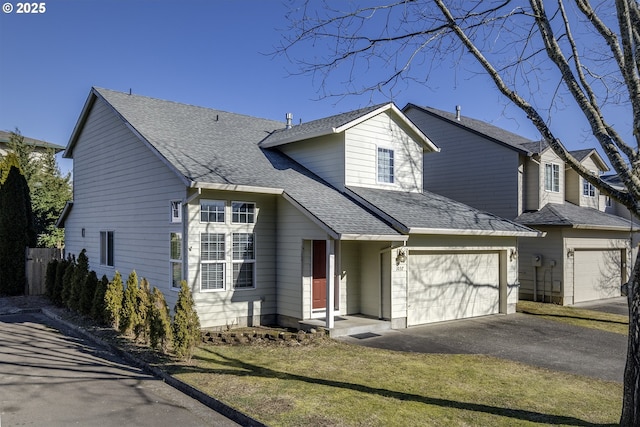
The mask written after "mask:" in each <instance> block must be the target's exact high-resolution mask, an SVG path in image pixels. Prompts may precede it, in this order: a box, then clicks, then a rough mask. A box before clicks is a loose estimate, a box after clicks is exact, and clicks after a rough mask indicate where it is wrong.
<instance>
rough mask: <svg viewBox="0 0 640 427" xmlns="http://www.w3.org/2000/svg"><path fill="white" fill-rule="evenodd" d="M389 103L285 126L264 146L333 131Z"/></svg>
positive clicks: (266, 141)
mask: <svg viewBox="0 0 640 427" xmlns="http://www.w3.org/2000/svg"><path fill="white" fill-rule="evenodd" d="M385 105H388V104H378V105H372V106H370V107H365V108H360V109H358V110H354V111H349V112H346V113H341V114H336V115H334V116H330V117H325V118H322V119H318V120H313V121H310V122H306V123H302V124H299V125H296V126H292V127H291V128H290V129H286V128H283V127H282V126H280V129H277V130H275V131H274V132H273V133H271V134H270V135H269V136H267V137H266V138H265V139H264V141H262V143H261V144H262V145H263V146H269V147H273V146H276V145H278V144H279V143H281V142H283V141H289V140H301V139H306V138H309V137H312V136H318V135H325V134H329V133H331V132H332V130H333V129H335V128H339V127H340V126H343V125H346V124H347V123H350V122H352V121H354V120H356V119H358V118H360V117H362V116H365V115H367V114H369V113H371V112H372V111H375V110H377V109H378V108H381V107H383V106H385Z"/></svg>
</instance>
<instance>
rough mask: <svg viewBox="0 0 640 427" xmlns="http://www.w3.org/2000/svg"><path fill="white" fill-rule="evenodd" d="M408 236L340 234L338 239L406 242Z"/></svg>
mask: <svg viewBox="0 0 640 427" xmlns="http://www.w3.org/2000/svg"><path fill="white" fill-rule="evenodd" d="M408 237H409V236H404V235H402V234H396V235H389V234H341V235H340V240H358V241H376V242H379V241H384V242H403V243H404V244H406V242H407V239H408Z"/></svg>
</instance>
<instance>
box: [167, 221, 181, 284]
mask: <svg viewBox="0 0 640 427" xmlns="http://www.w3.org/2000/svg"><path fill="white" fill-rule="evenodd" d="M169 245H170V255H169V264H170V265H171V287H173V288H179V287H180V282H182V234H181V233H171V235H170V238H169Z"/></svg>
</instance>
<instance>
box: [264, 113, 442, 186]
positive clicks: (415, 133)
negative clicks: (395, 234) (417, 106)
mask: <svg viewBox="0 0 640 427" xmlns="http://www.w3.org/2000/svg"><path fill="white" fill-rule="evenodd" d="M260 145H261V146H262V147H263V148H277V149H278V150H280V151H281V152H283V153H284V154H286V155H287V156H289V157H291V158H292V159H294V160H295V161H297V162H298V163H300V164H302V165H303V166H305V167H306V168H307V169H309V170H311V171H312V172H314V173H315V174H317V175H318V176H320V177H321V178H323V179H324V180H326V181H327V182H329V183H330V184H331V185H333V186H334V187H336V188H338V189H341V190H342V189H343V188H344V187H346V186H357V187H368V188H380V189H388V190H396V191H408V192H422V190H423V187H422V172H423V155H424V154H425V153H427V152H433V151H439V149H438V147H436V146H435V144H433V143H432V142H431V141H430V140H429V138H427V136H426V135H424V134H423V133H422V131H420V130H419V129H418V128H417V127H416V126H415V125H414V124H413V123H412V122H411V121H410V120H409V119H408V118H407V117H406V116H405V115H404V114H403V113H402V112H401V111H400V110H399V109H398V108H397V107H396V106H395V105H394V104H393V103H388V104H381V105H376V106H372V107H368V108H364V109H360V110H356V111H351V112H348V113H343V114H339V115H336V116H332V117H327V118H324V119H320V120H315V121H312V122H308V123H303V124H300V125H296V126H287V127H286V128H285V129H282V130H279V131H277V132H274V133H273V134H272V135H270V136H269V137H267V138H266V139H265V140H263V141H262V142H261V144H260Z"/></svg>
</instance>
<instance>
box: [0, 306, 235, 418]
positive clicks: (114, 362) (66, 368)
mask: <svg viewBox="0 0 640 427" xmlns="http://www.w3.org/2000/svg"><path fill="white" fill-rule="evenodd" d="M54 328H57V329H62V330H64V328H63V327H62V325H61V324H58V323H57V322H54V321H52V320H51V319H49V318H48V317H46V316H44V315H43V314H35V313H33V314H28V313H27V314H10V315H0V424H2V425H5V424H6V425H27V424H28V425H48V426H66V425H72V424H78V425H86V426H90V425H96V426H98V425H99V426H125V425H138V426H154V427H157V426H164V425H180V426H201V425H212V424H215V425H219V426H232V425H237V424H235V423H232V422H231V421H229V420H228V419H226V418H224V417H223V416H221V415H220V414H218V413H216V412H214V411H212V410H210V409H209V408H207V407H205V406H204V405H202V404H200V403H199V402H196V401H195V400H193V399H191V398H188V397H186V396H185V395H183V394H182V393H180V392H178V391H177V390H175V389H173V388H172V387H170V386H168V385H166V384H164V383H163V382H162V381H160V380H158V379H156V378H154V377H153V376H150V375H147V374H145V373H144V372H142V371H141V370H140V369H138V368H135V367H132V366H130V365H128V364H127V363H126V362H124V361H123V360H121V359H120V358H118V357H116V356H115V355H113V354H112V353H110V352H109V351H107V350H105V349H103V348H101V347H99V346H97V345H95V344H93V343H90V342H87V341H85V340H84V339H81V338H78V337H77V336H74V332H73V331H69V330H66V331H64V332H65V333H66V335H63V334H61V333H60V332H59V331H58V330H56V329H54Z"/></svg>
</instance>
